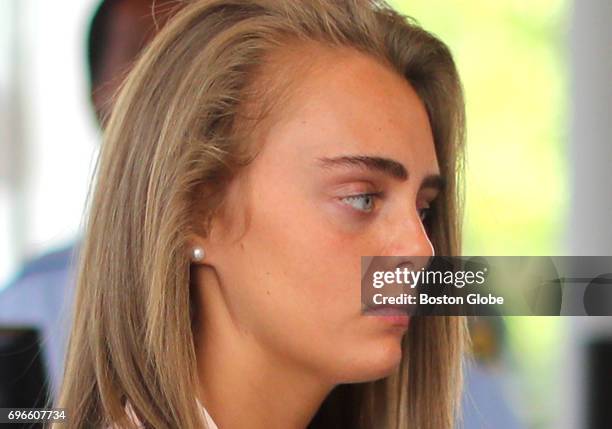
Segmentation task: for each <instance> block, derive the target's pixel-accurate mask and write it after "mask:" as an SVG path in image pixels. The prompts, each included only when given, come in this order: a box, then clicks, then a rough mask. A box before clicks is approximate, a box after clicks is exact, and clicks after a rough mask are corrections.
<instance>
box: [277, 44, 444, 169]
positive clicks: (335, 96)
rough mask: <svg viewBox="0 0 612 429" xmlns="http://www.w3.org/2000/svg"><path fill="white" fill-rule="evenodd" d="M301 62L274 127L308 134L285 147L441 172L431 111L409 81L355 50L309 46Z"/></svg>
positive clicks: (285, 141)
mask: <svg viewBox="0 0 612 429" xmlns="http://www.w3.org/2000/svg"><path fill="white" fill-rule="evenodd" d="M302 58H308V59H309V61H308V64H307V65H306V66H305V67H303V70H302V73H299V72H298V70H296V69H294V70H293V72H292V73H291V76H299V78H297V79H296V82H294V83H293V84H292V86H291V91H290V92H289V94H288V99H287V100H285V102H284V103H283V107H282V109H281V112H278V114H277V115H275V116H276V120H275V121H274V122H275V124H274V125H272V128H273V129H274V131H275V133H276V135H277V136H281V135H282V134H283V133H294V134H298V135H300V134H305V135H303V136H302V137H304V139H300V138H299V136H298V137H296V136H294V138H293V139H292V138H290V136H286V137H287V138H279V139H278V140H280V141H283V142H284V144H286V145H291V144H292V143H291V141H293V142H295V141H300V142H301V143H302V144H301V145H300V146H301V147H300V150H301V151H302V153H303V154H307V153H311V154H312V155H315V156H334V155H338V154H339V152H346V153H367V154H370V155H375V154H378V155H383V156H386V157H393V158H397V159H399V160H401V161H404V162H406V163H407V164H408V166H409V167H410V168H412V169H413V170H415V169H423V170H426V171H425V173H427V174H432V173H437V172H439V169H438V165H437V159H436V154H435V147H434V142H433V137H432V132H431V127H430V123H429V118H428V115H427V111H426V109H425V107H424V105H423V103H422V101H421V99H420V98H419V96H418V95H417V93H416V92H415V91H414V89H413V88H412V86H411V85H410V84H409V82H408V81H407V80H406V79H404V78H403V77H402V76H400V75H399V74H398V73H397V72H395V71H394V70H393V69H392V68H391V67H390V66H388V65H386V64H383V63H382V62H381V61H379V60H377V59H374V58H373V57H370V56H368V55H366V54H362V53H360V52H357V51H354V50H351V49H339V48H323V47H318V48H317V47H309V48H307V52H302ZM302 62H303V60H302ZM297 63H298V64H299V63H300V60H298V61H297ZM293 67H296V66H295V63H294V65H293ZM298 69H299V67H298ZM296 138H297V140H296ZM268 143H270V142H268ZM290 149H291V148H287V150H290Z"/></svg>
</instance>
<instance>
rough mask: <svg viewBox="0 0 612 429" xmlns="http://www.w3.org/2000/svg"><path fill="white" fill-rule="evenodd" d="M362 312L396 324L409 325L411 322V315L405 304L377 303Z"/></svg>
mask: <svg viewBox="0 0 612 429" xmlns="http://www.w3.org/2000/svg"><path fill="white" fill-rule="evenodd" d="M362 314H363V315H364V316H374V317H376V318H377V319H380V320H382V321H384V322H386V323H390V324H392V325H394V326H400V327H408V325H409V323H410V316H409V315H408V313H407V312H406V308H405V307H404V306H396V305H377V306H376V307H370V308H366V309H365V310H364V311H363V313H362Z"/></svg>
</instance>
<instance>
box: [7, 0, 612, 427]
mask: <svg viewBox="0 0 612 429" xmlns="http://www.w3.org/2000/svg"><path fill="white" fill-rule="evenodd" d="M127 1H129V0H127ZM390 3H391V4H392V5H393V6H394V7H395V8H397V9H398V10H400V11H401V12H403V13H405V14H407V15H410V16H412V17H413V18H415V19H416V20H417V21H418V22H419V23H420V24H421V25H422V26H423V27H425V28H426V29H428V30H429V31H431V32H433V33H435V34H436V35H438V36H439V37H440V38H441V39H442V40H444V41H445V42H446V43H447V44H448V45H449V46H450V48H451V50H452V51H453V53H454V56H455V59H456V61H457V64H458V67H459V71H460V74H461V76H462V80H463V83H464V88H465V94H466V102H467V118H468V157H467V165H466V218H465V226H464V228H465V229H464V234H465V236H464V241H465V242H464V254H466V255H612V224H611V219H612V138H611V137H610V136H611V135H612V113H611V112H612V2H611V1H610V0H531V1H524V0H495V1H482V0H480V1H477V0H392V1H390ZM97 4H98V1H96V0H63V1H61V2H50V1H44V0H2V1H1V2H0V291H1V290H2V288H4V287H7V286H8V285H9V284H11V283H12V282H14V281H15V280H16V279H18V278H19V277H20V276H23V268H22V267H23V266H24V264H25V263H27V262H28V261H31V260H33V259H36V258H38V257H39V256H40V255H44V254H48V253H49V252H51V251H53V249H62V248H64V247H65V246H69V245H70V244H71V243H72V242H74V240H75V239H76V238H78V235H79V231H80V226H81V221H82V220H81V217H82V213H83V208H84V201H85V198H86V193H87V185H88V183H89V180H90V176H91V174H92V171H93V166H94V162H95V157H96V151H97V145H98V141H99V137H98V129H97V124H96V117H95V114H94V111H93V109H92V108H91V103H90V94H89V87H88V77H87V71H86V35H87V32H88V28H89V25H90V20H91V16H92V13H93V11H94V9H95V7H96V5H97ZM611 271H612V268H611ZM0 311H1V310H0ZM0 319H1V315H0ZM487 319H488V320H481V321H478V322H477V323H474V325H473V333H474V356H475V358H476V361H477V364H478V366H479V368H480V369H479V370H478V371H479V372H477V373H475V374H476V375H470V376H468V386H470V387H469V389H468V395H467V396H466V398H467V399H466V400H467V401H468V402H469V401H470V400H471V401H472V402H473V404H475V407H473V409H471V410H468V411H467V414H468V417H467V418H466V422H473V421H474V420H473V419H474V416H473V415H472V414H479V413H480V414H481V415H480V417H481V419H480V423H478V426H471V427H470V426H468V425H466V427H467V428H468V429H471V428H472V427H491V428H506V427H507V428H511V427H521V428H523V427H524V428H562V429H563V428H567V429H570V428H597V429H600V428H601V429H603V428H610V427H612V416H611V414H610V413H612V411H608V410H607V408H608V407H607V406H605V404H606V402H607V401H606V400H605V399H606V398H610V399H612V387H608V389H609V390H605V385H608V386H612V375H611V374H612V356H611V353H610V348H611V347H612V346H611V345H610V344H612V340H611V339H610V338H611V337H612V319H610V318H606V317H511V318H504V319H501V318H487ZM607 360H609V362H610V363H609V365H607V364H606V363H605V362H606V361H607ZM602 362H603V363H602ZM479 377H480V378H479ZM481 379H482V380H485V381H484V382H483V383H480V381H482V380H481ZM602 380H603V381H605V382H602ZM596 381H599V382H596ZM602 386H604V387H602ZM492 392H494V393H492ZM0 396H1V395H0ZM470 398H471V399H470ZM487 398H488V399H489V400H491V401H493V402H495V403H493V404H492V405H490V406H489V404H488V403H487ZM500 403H501V404H502V405H501V406H500ZM601 404H603V405H601ZM479 409H481V410H480V411H479ZM498 409H501V411H498ZM491 416H493V417H491ZM496 416H497V417H496ZM471 424H474V423H471Z"/></svg>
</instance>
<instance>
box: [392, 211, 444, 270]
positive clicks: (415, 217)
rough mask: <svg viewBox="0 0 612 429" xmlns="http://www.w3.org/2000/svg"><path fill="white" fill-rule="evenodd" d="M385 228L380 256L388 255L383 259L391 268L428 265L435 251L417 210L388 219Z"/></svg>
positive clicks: (418, 267) (413, 268) (412, 267)
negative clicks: (382, 251)
mask: <svg viewBox="0 0 612 429" xmlns="http://www.w3.org/2000/svg"><path fill="white" fill-rule="evenodd" d="M386 229H387V231H385V232H384V237H385V238H384V246H383V249H384V254H383V255H381V256H388V258H385V259H387V262H388V263H389V264H390V265H392V266H393V268H398V267H399V268H404V267H405V268H408V269H409V270H414V271H418V270H420V269H421V268H426V267H427V266H428V264H429V262H430V260H431V258H432V257H433V256H434V255H435V251H434V246H433V244H432V242H431V240H430V238H429V236H428V234H427V230H426V229H425V226H424V225H423V222H422V220H421V218H420V216H419V213H418V211H417V210H414V213H413V214H411V215H410V216H408V217H406V215H405V212H404V213H403V216H397V217H396V218H394V219H390V221H389V223H388V224H387V228H386Z"/></svg>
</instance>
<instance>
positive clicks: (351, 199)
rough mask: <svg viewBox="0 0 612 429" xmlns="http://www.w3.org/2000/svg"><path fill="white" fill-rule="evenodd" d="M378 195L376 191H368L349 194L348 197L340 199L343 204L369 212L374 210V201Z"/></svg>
mask: <svg viewBox="0 0 612 429" xmlns="http://www.w3.org/2000/svg"><path fill="white" fill-rule="evenodd" d="M378 197H380V194H378V193H368V194H358V195H351V196H348V197H344V198H341V199H340V200H341V201H342V202H344V203H345V204H348V205H350V206H351V207H353V208H354V209H355V210H359V211H361V212H365V213H369V212H371V211H372V210H374V202H375V200H376V198H378Z"/></svg>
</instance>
